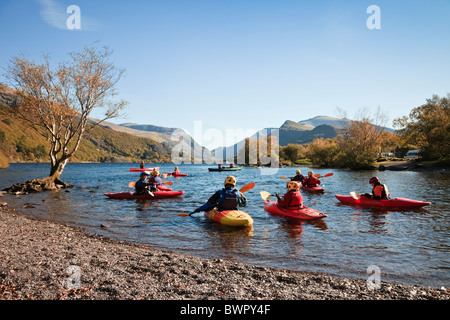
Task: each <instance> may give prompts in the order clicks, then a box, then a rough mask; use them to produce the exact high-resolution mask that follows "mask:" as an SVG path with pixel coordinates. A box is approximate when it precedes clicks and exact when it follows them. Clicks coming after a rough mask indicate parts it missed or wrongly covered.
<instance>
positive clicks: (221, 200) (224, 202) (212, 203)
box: [194, 176, 247, 212]
mask: <svg viewBox="0 0 450 320" xmlns="http://www.w3.org/2000/svg"><path fill="white" fill-rule="evenodd" d="M224 185H225V188H223V189H221V190H219V191H217V192H216V193H214V194H213V195H212V196H211V198H209V199H208V201H207V202H206V203H205V204H204V205H202V206H201V207H199V208H197V209H195V211H194V212H200V211H210V210H212V209H214V208H217V210H218V211H225V210H238V209H239V207H245V206H246V205H247V198H246V197H245V196H244V194H243V193H241V192H239V190H237V189H235V186H236V178H235V177H233V176H228V177H226V179H225V183H224Z"/></svg>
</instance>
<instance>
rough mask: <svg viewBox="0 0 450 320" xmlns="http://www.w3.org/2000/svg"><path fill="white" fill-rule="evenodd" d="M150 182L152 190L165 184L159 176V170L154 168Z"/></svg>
mask: <svg viewBox="0 0 450 320" xmlns="http://www.w3.org/2000/svg"><path fill="white" fill-rule="evenodd" d="M148 183H149V185H150V191H157V187H158V186H162V185H163V181H162V179H161V178H160V177H159V172H158V170H156V169H153V171H152V172H151V173H150V177H149V178H148Z"/></svg>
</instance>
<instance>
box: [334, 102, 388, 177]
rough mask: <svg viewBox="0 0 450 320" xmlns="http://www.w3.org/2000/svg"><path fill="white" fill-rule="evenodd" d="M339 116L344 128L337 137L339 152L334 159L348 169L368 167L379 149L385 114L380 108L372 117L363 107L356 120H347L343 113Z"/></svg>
mask: <svg viewBox="0 0 450 320" xmlns="http://www.w3.org/2000/svg"><path fill="white" fill-rule="evenodd" d="M341 118H342V119H343V120H342V121H343V126H344V129H343V133H342V134H341V135H339V136H338V137H337V140H338V145H339V149H340V152H339V154H338V155H337V157H336V161H337V162H338V163H340V166H341V167H347V168H350V169H364V168H369V167H370V166H371V165H372V163H373V162H374V160H375V159H376V156H377V153H378V152H380V149H381V142H382V132H383V131H384V128H385V124H386V121H387V120H386V116H385V115H384V114H383V113H382V112H381V110H380V108H378V109H377V110H376V112H375V114H374V116H373V117H372V116H370V114H369V111H368V110H367V109H365V108H363V109H360V110H359V112H358V114H357V116H356V120H349V119H348V118H347V116H346V115H345V113H344V114H343V116H342V117H341Z"/></svg>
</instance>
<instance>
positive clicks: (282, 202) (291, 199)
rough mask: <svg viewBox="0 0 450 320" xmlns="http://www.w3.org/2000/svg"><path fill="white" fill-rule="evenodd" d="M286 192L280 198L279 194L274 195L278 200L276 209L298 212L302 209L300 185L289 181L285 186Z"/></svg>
mask: <svg viewBox="0 0 450 320" xmlns="http://www.w3.org/2000/svg"><path fill="white" fill-rule="evenodd" d="M286 187H287V189H288V192H286V194H285V195H284V196H283V197H282V198H280V194H279V193H276V194H275V196H276V197H277V199H278V207H280V208H282V209H288V210H298V209H300V208H301V207H303V197H302V194H301V193H300V190H299V189H300V183H299V182H297V181H289V182H288V183H287V184H286Z"/></svg>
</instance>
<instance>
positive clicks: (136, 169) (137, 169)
mask: <svg viewBox="0 0 450 320" xmlns="http://www.w3.org/2000/svg"><path fill="white" fill-rule="evenodd" d="M154 169H156V170H159V167H155V168H143V169H141V168H130V171H131V172H144V171H153V170H154Z"/></svg>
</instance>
